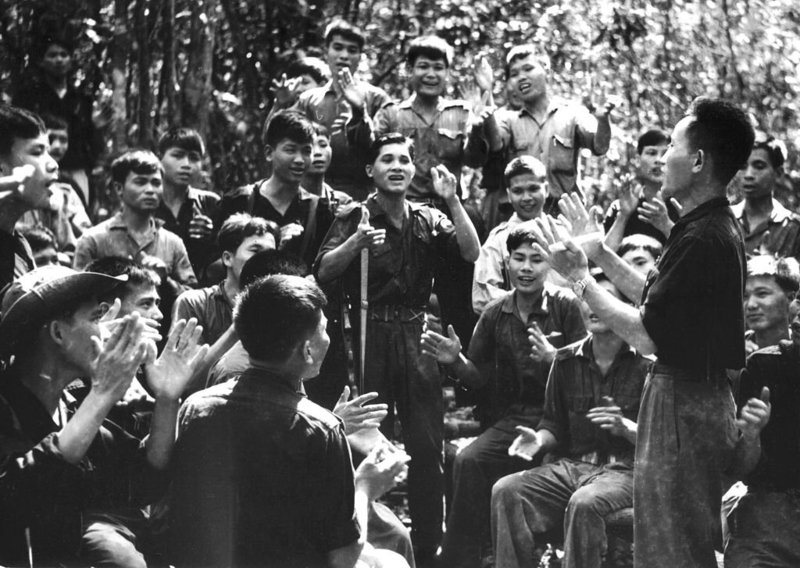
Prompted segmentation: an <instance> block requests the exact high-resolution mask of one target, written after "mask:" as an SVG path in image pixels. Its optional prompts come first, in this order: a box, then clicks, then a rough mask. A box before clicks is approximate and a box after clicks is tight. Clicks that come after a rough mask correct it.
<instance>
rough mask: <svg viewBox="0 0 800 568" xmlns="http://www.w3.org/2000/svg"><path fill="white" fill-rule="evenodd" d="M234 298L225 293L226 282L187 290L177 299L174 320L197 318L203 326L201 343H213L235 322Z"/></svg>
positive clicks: (198, 323)
mask: <svg viewBox="0 0 800 568" xmlns="http://www.w3.org/2000/svg"><path fill="white" fill-rule="evenodd" d="M232 304H233V300H232V299H231V298H228V295H227V294H226V293H225V282H224V281H223V282H221V283H220V284H216V285H214V286H210V287H208V288H200V289H199V290H187V291H186V292H184V293H183V294H181V295H180V296H178V299H177V300H175V307H174V308H173V309H174V314H173V316H172V321H174V322H175V321H179V320H182V319H184V320H186V321H189V318H196V319H197V325H202V326H203V335H202V336H201V337H200V343H201V344H202V343H208V344H209V345H213V344H214V343H215V342H216V341H217V339H219V338H220V337H221V336H222V334H223V333H225V332H226V331H228V328H230V327H231V324H232V323H233V305H232Z"/></svg>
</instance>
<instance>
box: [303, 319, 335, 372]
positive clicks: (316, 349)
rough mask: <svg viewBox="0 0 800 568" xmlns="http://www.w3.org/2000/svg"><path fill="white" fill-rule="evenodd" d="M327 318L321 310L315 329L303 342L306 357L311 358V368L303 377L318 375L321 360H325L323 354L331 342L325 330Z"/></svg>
mask: <svg viewBox="0 0 800 568" xmlns="http://www.w3.org/2000/svg"><path fill="white" fill-rule="evenodd" d="M327 327H328V319H327V318H326V317H325V314H323V313H322V312H321V311H320V313H319V324H317V327H316V329H315V330H314V332H313V333H312V335H311V337H309V338H308V339H307V340H306V341H305V342H304V344H303V347H304V349H306V350H307V351H306V353H305V354H304V355H305V356H306V357H310V359H311V365H312V366H311V368H310V369H309V370H308V371H307V372H306V373H305V376H304V377H303V378H304V379H310V378H313V377H316V376H317V375H319V370H320V368H321V367H322V361H324V360H325V354H326V353H327V352H328V347H329V346H330V344H331V339H330V337H328V332H327Z"/></svg>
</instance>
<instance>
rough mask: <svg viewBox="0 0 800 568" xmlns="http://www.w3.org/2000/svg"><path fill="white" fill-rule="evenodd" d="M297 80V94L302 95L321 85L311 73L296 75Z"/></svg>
mask: <svg viewBox="0 0 800 568" xmlns="http://www.w3.org/2000/svg"><path fill="white" fill-rule="evenodd" d="M298 79H299V81H297V94H298V96H299V95H302V94H303V93H305V92H306V91H310V90H311V89H316V88H317V87H320V86H321V85H320V84H319V83H317V80H316V79H314V77H312V76H311V75H307V74H304V75H300V76H299V77H298Z"/></svg>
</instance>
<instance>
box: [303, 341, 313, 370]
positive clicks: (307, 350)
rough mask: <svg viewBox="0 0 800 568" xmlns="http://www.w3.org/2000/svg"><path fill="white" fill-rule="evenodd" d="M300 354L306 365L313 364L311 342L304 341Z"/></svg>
mask: <svg viewBox="0 0 800 568" xmlns="http://www.w3.org/2000/svg"><path fill="white" fill-rule="evenodd" d="M300 354H301V355H302V356H303V361H305V362H306V364H308V365H313V364H314V357H313V356H312V355H311V341H309V340H308V339H306V340H305V341H303V343H302V345H301V347H300Z"/></svg>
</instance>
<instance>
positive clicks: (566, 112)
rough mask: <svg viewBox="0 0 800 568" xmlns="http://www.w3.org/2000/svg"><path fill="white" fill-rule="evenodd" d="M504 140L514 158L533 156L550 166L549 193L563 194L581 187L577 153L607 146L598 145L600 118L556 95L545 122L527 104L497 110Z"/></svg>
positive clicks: (603, 150)
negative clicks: (515, 108)
mask: <svg viewBox="0 0 800 568" xmlns="http://www.w3.org/2000/svg"><path fill="white" fill-rule="evenodd" d="M494 116H495V120H496V121H497V126H498V129H499V132H500V138H501V139H502V141H503V147H504V148H507V149H508V150H509V151H510V154H511V158H516V157H517V156H523V155H528V156H533V157H534V158H538V159H539V160H541V162H542V163H543V164H544V165H545V166H547V183H548V186H549V189H550V196H551V197H553V198H558V197H560V196H561V195H562V194H563V193H570V192H572V191H574V190H575V189H576V188H577V187H578V154H579V152H580V150H581V148H589V149H590V150H592V152H594V154H595V155H597V156H601V155H603V154H605V153H606V151H608V147H607V146H606V147H603V148H598V147H597V146H596V145H595V133H596V132H597V119H596V118H595V117H594V116H593V115H592V114H591V113H590V112H589V109H587V108H586V107H584V106H581V105H577V104H575V103H571V102H568V101H565V100H563V99H558V98H553V99H551V100H550V104H549V105H548V107H547V113H546V116H545V119H544V122H543V123H541V124H539V122H538V121H537V120H536V118H534V116H533V115H532V114H531V113H530V112H529V111H528V110H527V109H525V108H523V109H521V110H498V111H497V112H495V114H494Z"/></svg>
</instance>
